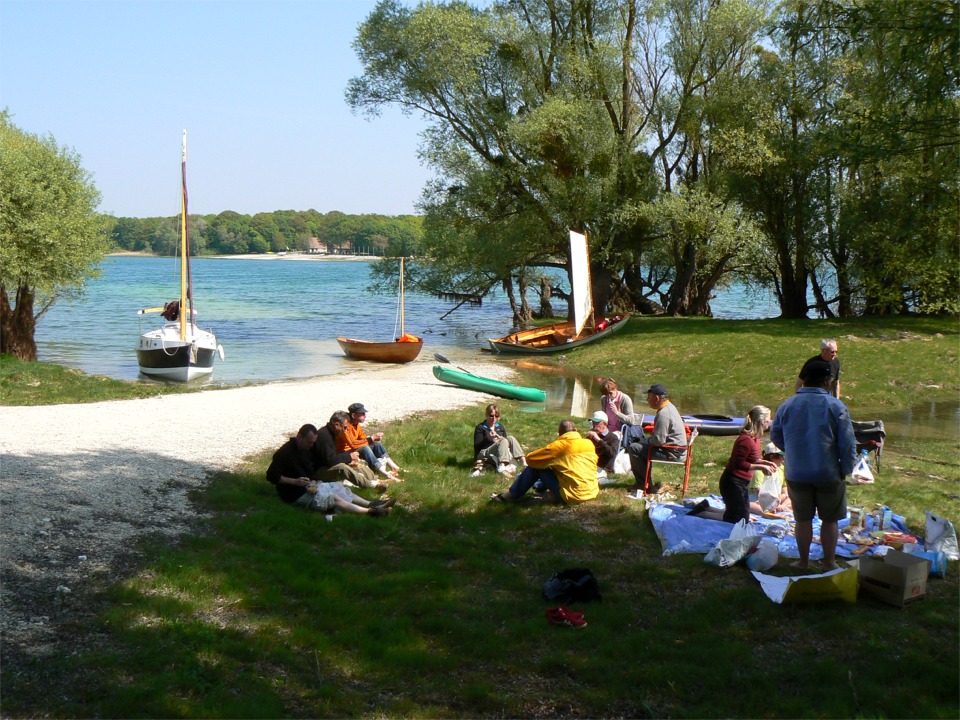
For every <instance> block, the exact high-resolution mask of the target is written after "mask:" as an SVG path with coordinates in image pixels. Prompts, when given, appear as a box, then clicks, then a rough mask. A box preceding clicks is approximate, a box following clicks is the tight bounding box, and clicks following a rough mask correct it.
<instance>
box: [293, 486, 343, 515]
mask: <svg viewBox="0 0 960 720" xmlns="http://www.w3.org/2000/svg"><path fill="white" fill-rule="evenodd" d="M337 496H339V497H341V498H343V499H344V500H346V501H347V502H351V503H352V502H353V497H354V495H353V493H352V492H350V489H349V488H347V487H344V485H343V483H342V482H321V483H317V492H316V494H310V493H308V492H305V493H304V494H303V495H301V496H300V497H299V498H297V502H296V504H297V505H301V506H303V507H305V508H307V509H308V510H319V511H320V512H324V513H326V512H330V511H332V510H333V508H334V505H335V504H336V503H335V501H334V497H337Z"/></svg>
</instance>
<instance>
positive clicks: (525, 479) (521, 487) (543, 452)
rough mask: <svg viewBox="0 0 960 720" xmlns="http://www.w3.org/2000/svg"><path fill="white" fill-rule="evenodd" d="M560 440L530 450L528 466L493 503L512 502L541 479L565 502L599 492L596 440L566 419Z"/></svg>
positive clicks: (584, 498)
mask: <svg viewBox="0 0 960 720" xmlns="http://www.w3.org/2000/svg"><path fill="white" fill-rule="evenodd" d="M557 436H558V437H557V439H556V440H554V441H553V442H552V443H550V444H549V445H546V446H544V447H542V448H540V449H539V450H533V451H532V452H528V453H527V467H526V468H525V469H524V471H523V472H522V473H520V474H519V475H518V476H517V479H516V480H514V481H513V485H511V486H510V489H509V490H507V491H506V492H502V493H494V494H493V495H492V496H491V497H490V500H492V501H494V502H512V501H514V500H516V499H518V498H520V497H522V496H523V494H524V493H526V492H527V491H528V490H529V489H530V488H532V487H533V485H534V483H536V482H537V481H538V480H539V481H540V483H541V485H542V486H543V487H544V488H546V489H547V490H549V491H550V493H551V494H552V495H553V497H554V498H555V499H556V500H557V501H559V502H562V503H567V504H568V505H573V504H576V503H582V502H585V501H586V500H593V499H594V498H595V497H596V496H597V495H599V494H600V486H599V485H598V484H597V453H596V451H594V449H593V443H592V442H590V441H589V440H587V439H586V438H584V437H581V435H580V433H578V432H577V428H576V425H574V424H573V420H564V421H562V422H561V423H560V428H559V429H558V431H557Z"/></svg>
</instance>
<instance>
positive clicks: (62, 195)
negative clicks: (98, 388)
mask: <svg viewBox="0 0 960 720" xmlns="http://www.w3.org/2000/svg"><path fill="white" fill-rule="evenodd" d="M99 202H100V194H99V192H97V189H96V188H95V187H94V184H93V180H92V179H91V177H90V175H89V173H88V172H87V171H86V170H84V169H83V167H81V165H80V156H79V155H77V154H76V153H75V152H73V151H72V150H70V149H68V148H63V147H60V146H58V145H57V143H56V141H55V140H54V139H53V138H52V137H50V136H48V137H44V138H41V137H38V136H35V135H31V134H29V133H27V132H24V131H23V130H21V129H19V128H17V127H16V126H15V125H13V124H12V122H11V120H10V116H9V113H8V112H6V111H4V112H2V113H0V353H2V354H5V355H13V356H15V357H17V358H20V359H21V360H36V359H37V344H36V341H35V340H34V332H35V330H36V326H37V321H38V320H40V318H42V317H43V315H44V313H46V312H47V310H49V309H50V307H51V306H52V305H53V303H54V302H56V301H57V300H58V299H62V298H65V297H69V296H71V295H74V294H76V293H78V292H80V291H82V288H83V284H84V282H85V281H86V280H87V279H89V278H92V277H96V276H97V275H98V274H99V263H100V260H101V259H102V258H103V255H104V253H105V252H106V251H107V247H108V239H107V223H106V222H105V221H104V218H103V217H101V216H100V215H98V214H97V212H96V208H97V205H98V204H99Z"/></svg>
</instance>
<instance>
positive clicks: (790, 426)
mask: <svg viewBox="0 0 960 720" xmlns="http://www.w3.org/2000/svg"><path fill="white" fill-rule="evenodd" d="M806 370H807V372H806V376H805V379H804V381H803V387H801V388H800V389H799V390H798V391H797V394H796V395H794V396H793V397H790V398H787V400H785V401H784V403H783V404H782V405H781V406H780V407H779V409H778V410H777V414H776V417H775V418H774V420H773V425H772V426H771V428H770V440H771V442H773V444H774V445H776V446H777V447H781V448H783V449H784V451H785V452H786V458H787V461H786V472H785V475H786V478H787V492H788V493H789V494H790V501H791V503H792V504H793V517H794V519H795V520H796V523H797V530H796V532H797V549H798V550H799V551H800V560H799V562H797V563H795V564H794V567H797V568H800V569H801V570H803V569H806V568H808V567H809V565H810V543H811V542H812V541H813V515H814V513H816V514H817V515H819V517H820V543H821V545H822V546H823V569H824V570H833V569H835V568H836V567H837V559H836V551H837V538H838V537H839V529H838V524H837V523H838V522H839V521H840V520H841V519H842V518H844V517H846V515H847V486H846V483H845V482H844V478H845V477H846V476H847V475H849V474H850V473H851V472H853V466H854V463H855V462H856V459H857V439H856V437H854V434H853V423H851V422H850V413H849V412H848V411H847V407H846V406H845V405H844V404H843V403H842V402H840V401H839V400H837V399H836V398H834V397H831V396H830V393H829V392H828V388H829V387H830V382H831V380H830V377H831V372H832V370H831V367H830V363H829V362H828V361H826V360H822V359H815V360H812V361H810V362H808V363H807V368H806Z"/></svg>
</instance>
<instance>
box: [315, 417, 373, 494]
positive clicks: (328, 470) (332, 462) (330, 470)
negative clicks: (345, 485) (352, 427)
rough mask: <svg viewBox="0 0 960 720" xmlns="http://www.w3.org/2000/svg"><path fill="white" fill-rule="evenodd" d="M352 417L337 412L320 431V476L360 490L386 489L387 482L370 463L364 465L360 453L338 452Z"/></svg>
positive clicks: (317, 459)
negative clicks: (339, 439)
mask: <svg viewBox="0 0 960 720" xmlns="http://www.w3.org/2000/svg"><path fill="white" fill-rule="evenodd" d="M348 418H349V415H347V413H345V412H344V411H343V410H337V412H335V413H334V414H333V415H331V416H330V420H329V421H328V422H327V424H326V425H324V426H323V427H322V428H320V429H319V430H317V441H316V442H315V443H314V445H313V464H314V466H315V467H316V469H317V477H318V478H320V479H323V480H344V481H348V482H350V483H353V484H354V485H356V486H357V487H369V488H381V489H383V488H386V486H387V483H388V481H387V479H386V478H384V479H383V480H378V479H377V476H376V473H374V472H373V468H371V467H370V466H369V465H367V463H365V462H364V463H361V462H360V453H359V452H358V451H357V450H353V451H344V452H341V453H338V452H337V438H338V437H339V436H340V435H342V434H343V429H344V427H345V426H346V424H347V419H348Z"/></svg>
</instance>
